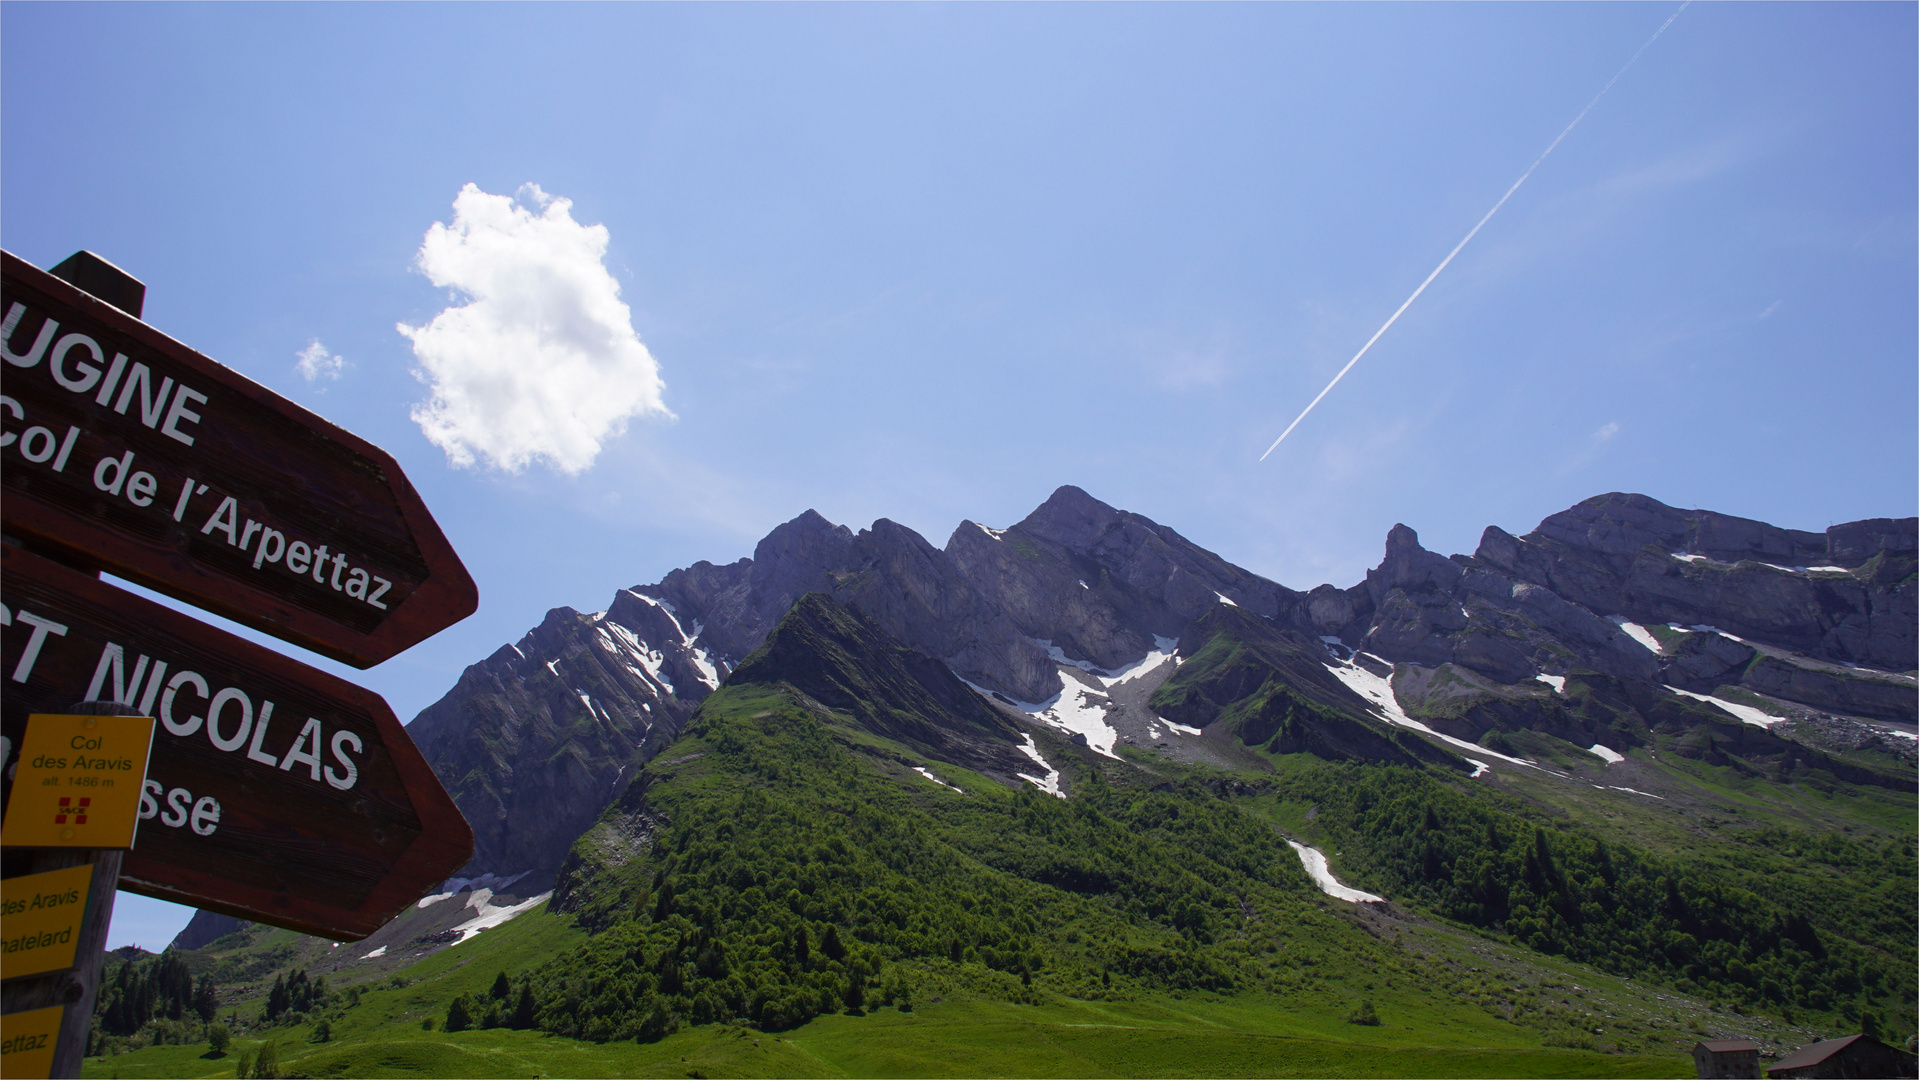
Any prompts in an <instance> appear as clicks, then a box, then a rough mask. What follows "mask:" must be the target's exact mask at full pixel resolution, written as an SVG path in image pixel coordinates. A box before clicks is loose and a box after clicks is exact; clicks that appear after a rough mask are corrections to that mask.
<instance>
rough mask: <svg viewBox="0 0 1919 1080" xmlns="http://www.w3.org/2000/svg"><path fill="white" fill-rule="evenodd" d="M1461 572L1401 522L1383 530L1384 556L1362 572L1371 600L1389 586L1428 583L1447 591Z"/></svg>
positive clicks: (1455, 565) (1415, 588) (1375, 601)
mask: <svg viewBox="0 0 1919 1080" xmlns="http://www.w3.org/2000/svg"><path fill="white" fill-rule="evenodd" d="M1461 573H1463V571H1462V570H1461V569H1460V567H1459V566H1458V564H1456V563H1454V562H1453V561H1452V560H1450V559H1448V558H1446V557H1445V556H1444V555H1439V554H1437V553H1434V552H1431V551H1427V550H1426V549H1425V548H1423V547H1420V546H1419V534H1418V533H1416V532H1414V531H1413V530H1412V529H1410V528H1408V527H1407V526H1405V525H1403V524H1402V525H1394V526H1393V527H1392V530H1391V531H1389V532H1388V533H1387V534H1386V557H1385V558H1384V559H1383V560H1381V562H1380V564H1379V567H1378V568H1377V569H1375V570H1373V571H1371V572H1369V573H1368V574H1367V575H1366V588H1367V589H1368V590H1369V591H1370V592H1371V593H1372V597H1373V602H1374V603H1378V602H1380V600H1381V599H1382V598H1383V597H1384V596H1385V594H1386V593H1387V592H1388V591H1389V590H1391V589H1414V590H1417V589H1421V588H1426V587H1431V588H1435V589H1438V590H1439V591H1440V592H1450V591H1452V587H1453V584H1454V583H1455V582H1457V581H1458V580H1459V576H1460V574H1461Z"/></svg>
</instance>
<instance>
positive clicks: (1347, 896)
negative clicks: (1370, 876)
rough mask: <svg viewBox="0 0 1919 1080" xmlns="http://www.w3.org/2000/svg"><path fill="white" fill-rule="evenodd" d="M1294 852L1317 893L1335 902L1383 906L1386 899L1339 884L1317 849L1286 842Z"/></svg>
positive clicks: (1298, 843) (1294, 841)
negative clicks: (1323, 894)
mask: <svg viewBox="0 0 1919 1080" xmlns="http://www.w3.org/2000/svg"><path fill="white" fill-rule="evenodd" d="M1286 842H1287V843H1288V844H1290V845H1292V848H1293V850H1294V851H1297V852H1299V861H1300V863H1301V864H1303V865H1304V866H1305V867H1306V874H1307V876H1308V877H1311V878H1312V879H1313V884H1315V885H1317V886H1319V891H1320V892H1323V893H1325V894H1326V895H1327V896H1330V897H1332V898H1333V899H1335V900H1344V901H1346V902H1347V903H1349V904H1383V903H1385V902H1386V898H1385V897H1383V896H1374V895H1373V894H1372V893H1369V892H1361V891H1360V890H1358V889H1352V888H1348V887H1346V886H1344V885H1341V884H1340V883H1339V879H1338V878H1336V877H1334V876H1333V872H1332V871H1331V870H1329V869H1327V867H1326V853H1325V852H1323V851H1321V850H1319V849H1318V848H1309V847H1307V846H1306V845H1305V844H1302V843H1300V842H1299V841H1297V840H1288V841H1286Z"/></svg>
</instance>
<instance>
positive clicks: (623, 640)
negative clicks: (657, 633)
mask: <svg viewBox="0 0 1919 1080" xmlns="http://www.w3.org/2000/svg"><path fill="white" fill-rule="evenodd" d="M634 595H636V596H637V595H638V594H637V593H635V594H634ZM654 602H655V603H658V601H654ZM599 634H600V643H601V644H602V645H605V646H606V651H607V652H610V653H612V654H613V655H614V656H625V657H630V658H631V659H633V660H635V661H638V662H639V665H640V668H642V669H644V670H638V669H635V668H634V667H633V665H631V664H628V665H627V670H628V671H631V672H633V674H635V675H640V676H642V677H645V678H650V679H652V681H653V682H655V683H657V684H658V685H659V686H660V687H661V688H662V689H664V690H665V691H666V692H667V693H668V694H672V693H674V692H675V691H674V690H673V684H672V683H671V682H670V681H668V680H667V677H666V676H665V675H664V674H663V673H662V672H661V670H660V669H661V668H662V667H664V666H665V664H666V654H665V653H661V652H657V651H655V650H654V649H651V648H649V647H648V646H647V644H646V642H644V641H641V640H640V638H639V635H637V634H635V633H634V632H633V631H631V630H628V629H627V628H626V627H624V626H621V625H620V624H619V623H615V622H610V623H607V624H605V625H604V626H601V627H599Z"/></svg>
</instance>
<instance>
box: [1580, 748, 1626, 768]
mask: <svg viewBox="0 0 1919 1080" xmlns="http://www.w3.org/2000/svg"><path fill="white" fill-rule="evenodd" d="M1587 749H1588V750H1589V751H1590V752H1591V753H1593V754H1595V755H1597V756H1598V757H1600V758H1603V759H1604V760H1605V762H1606V764H1608V765H1617V764H1619V763H1620V762H1622V761H1624V760H1626V755H1624V754H1622V753H1620V752H1619V751H1617V750H1613V749H1611V748H1609V747H1605V746H1601V745H1600V744H1598V743H1594V744H1592V745H1591V746H1590V747H1587Z"/></svg>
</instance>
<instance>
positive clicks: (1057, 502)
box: [1018, 484, 1122, 551]
mask: <svg viewBox="0 0 1919 1080" xmlns="http://www.w3.org/2000/svg"><path fill="white" fill-rule="evenodd" d="M1121 516H1122V515H1121V513H1120V512H1119V511H1118V510H1115V509H1113V508H1112V507H1110V506H1108V505H1106V504H1105V503H1103V502H1100V501H1099V500H1098V499H1095V498H1093V497H1092V496H1091V495H1088V494H1086V492H1084V491H1082V490H1081V489H1079V488H1076V487H1074V486H1073V485H1071V484H1066V485H1063V486H1061V487H1060V488H1059V489H1057V490H1056V491H1054V492H1053V494H1052V495H1051V496H1050V497H1048V498H1047V500H1046V501H1045V502H1043V503H1041V504H1040V505H1039V507H1038V508H1037V509H1035V510H1034V511H1033V512H1032V513H1030V514H1028V515H1026V519H1025V520H1024V521H1021V522H1020V523H1019V525H1018V528H1019V529H1020V530H1021V531H1023V532H1027V533H1030V534H1032V535H1034V536H1037V537H1039V538H1041V539H1043V540H1051V541H1053V542H1054V543H1056V544H1061V545H1064V546H1065V547H1068V548H1071V549H1073V550H1076V551H1084V550H1086V549H1088V548H1090V547H1092V545H1093V543H1094V542H1095V541H1097V540H1098V539H1099V538H1100V537H1101V536H1102V535H1104V534H1105V533H1106V532H1107V531H1108V530H1110V529H1111V528H1112V527H1113V526H1115V525H1117V524H1119V522H1120V518H1121Z"/></svg>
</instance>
